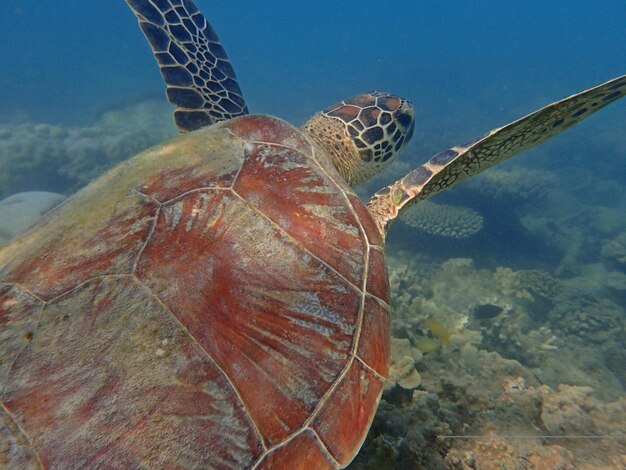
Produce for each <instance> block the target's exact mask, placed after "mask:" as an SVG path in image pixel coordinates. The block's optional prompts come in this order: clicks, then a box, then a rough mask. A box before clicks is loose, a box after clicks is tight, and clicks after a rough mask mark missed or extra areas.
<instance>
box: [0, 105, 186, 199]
mask: <svg viewBox="0 0 626 470" xmlns="http://www.w3.org/2000/svg"><path fill="white" fill-rule="evenodd" d="M176 134H177V131H176V128H175V126H174V124H173V122H172V119H171V107H170V106H169V105H167V104H166V103H165V102H163V101H160V100H159V101H157V100H150V101H145V102H142V103H139V104H136V105H133V106H129V107H126V108H123V109H119V110H115V111H110V112H107V113H105V114H104V115H103V116H102V117H101V118H100V119H99V120H98V121H97V122H96V123H95V124H93V125H89V126H85V127H62V126H58V125H50V124H44V123H33V122H23V123H16V124H0V198H3V197H6V196H9V195H11V194H14V193H18V192H22V191H32V190H46V191H53V192H57V193H63V194H71V193H73V192H74V191H76V190H77V189H78V188H80V187H81V186H84V185H85V184H87V183H88V182H89V181H91V180H92V179H93V178H95V177H97V176H98V175H100V174H101V173H102V172H104V171H106V170H107V169H109V168H111V167H112V166H114V165H115V164H116V163H118V162H120V161H122V160H125V159H126V158H128V157H130V156H131V155H133V154H135V153H137V152H139V151H140V150H142V149H144V148H146V147H149V146H150V145H153V144H155V143H157V142H161V141H163V140H165V139H167V138H169V137H173V136H175V135H176Z"/></svg>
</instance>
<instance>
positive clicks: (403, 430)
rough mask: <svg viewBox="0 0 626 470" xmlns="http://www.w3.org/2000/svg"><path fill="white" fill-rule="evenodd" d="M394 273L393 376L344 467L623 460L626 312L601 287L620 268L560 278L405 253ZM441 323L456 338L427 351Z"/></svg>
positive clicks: (574, 465) (596, 464) (567, 465)
mask: <svg viewBox="0 0 626 470" xmlns="http://www.w3.org/2000/svg"><path fill="white" fill-rule="evenodd" d="M389 274H390V280H391V285H392V304H393V309H394V311H393V317H392V318H393V325H392V334H393V336H394V339H393V340H392V350H391V352H392V365H393V366H392V371H391V376H392V379H391V380H390V382H389V383H388V384H387V387H386V389H385V392H384V394H383V399H382V401H381V406H380V408H379V411H378V413H377V415H376V418H375V419H374V423H373V426H372V429H371V431H370V434H369V435H368V439H367V440H366V443H365V445H364V448H363V449H362V451H361V453H360V454H359V455H358V456H357V458H356V460H355V461H354V462H353V463H352V464H351V466H350V468H353V469H359V470H361V469H377V470H378V469H381V468H382V469H403V470H412V469H423V468H428V469H435V470H437V469H467V470H469V469H474V470H476V469H480V470H491V469H493V470H501V469H507V470H508V469H510V470H513V469H516V470H529V469H545V470H555V469H585V470H591V469H603V468H606V469H613V468H623V466H624V464H625V463H626V460H625V455H626V454H625V452H624V446H625V441H624V437H623V436H621V434H620V433H621V432H622V431H623V423H624V422H626V396H625V395H624V393H623V390H624V387H626V382H622V381H621V378H620V371H619V370H618V367H621V368H622V369H623V363H624V361H626V358H623V357H622V356H620V355H619V354H620V353H619V351H620V350H621V351H623V350H624V344H623V331H624V311H623V308H622V307H620V306H619V305H618V304H617V303H615V302H614V301H613V300H611V299H609V298H607V296H606V295H604V292H605V290H603V289H602V288H601V284H602V283H604V281H605V280H606V279H607V278H614V272H613V271H609V270H606V269H605V270H604V271H600V270H599V268H596V269H587V270H583V271H582V272H581V274H580V277H576V278H570V279H563V278H558V277H555V276H553V275H551V274H550V273H547V272H545V271H541V270H513V269H511V268H506V267H500V268H495V269H479V268H476V266H475V265H474V262H473V261H472V260H471V259H468V258H463V259H449V260H447V261H445V262H441V263H439V262H436V261H435V260H433V259H432V258H429V257H428V256H427V255H425V254H423V253H419V252H415V253H411V254H410V256H409V253H408V252H398V253H391V254H390V269H389ZM601 274H604V277H603V276H602V275H601ZM581 286H583V287H585V288H584V289H581ZM581 296H582V297H581ZM433 319H436V321H437V323H438V326H437V328H436V329H438V330H439V329H441V328H443V327H445V329H446V330H447V332H446V334H445V335H444V336H449V339H448V341H447V342H445V343H444V342H443V341H441V342H440V346H439V347H438V348H437V349H434V350H432V351H429V352H424V351H421V350H420V348H419V347H418V346H419V344H420V341H423V340H424V339H429V340H431V341H438V337H437V336H438V335H437V334H434V333H433V331H432V329H431V328H429V326H428V325H429V324H432V320H433ZM620 332H621V334H620ZM439 334H441V332H439ZM611 358H613V359H611ZM611 360H613V361H614V362H616V363H617V364H613V365H612V364H611ZM620 365H621V366H620ZM413 371H416V372H417V374H419V375H414V374H413ZM409 377H413V378H417V377H419V380H417V379H416V380H415V381H413V382H411V381H410V380H409V381H407V382H404V383H401V381H402V380H404V379H406V378H409ZM565 384H568V385H565ZM572 435H573V436H575V437H574V438H572V437H571V436H572ZM587 435H593V436H607V437H606V438H603V439H601V438H598V439H586V440H585V439H583V436H587ZM464 436H477V437H476V438H465V437H464ZM515 436H521V438H516V437H515ZM620 436H621V437H620Z"/></svg>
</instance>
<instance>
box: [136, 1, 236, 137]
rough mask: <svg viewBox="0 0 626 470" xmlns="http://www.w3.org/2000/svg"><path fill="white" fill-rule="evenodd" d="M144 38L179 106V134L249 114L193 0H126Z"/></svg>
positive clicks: (223, 55) (169, 93) (170, 95)
mask: <svg viewBox="0 0 626 470" xmlns="http://www.w3.org/2000/svg"><path fill="white" fill-rule="evenodd" d="M126 3H128V5H129V6H130V7H131V9H132V10H133V12H134V13H135V15H137V18H138V19H139V26H140V27H141V30H142V31H143V33H144V34H145V36H146V38H147V39H148V42H149V43H150V47H151V48H152V52H153V53H154V57H155V58H156V60H157V63H158V64H159V68H160V69H161V75H163V78H164V79H165V83H166V84H167V99H168V100H169V101H170V102H171V103H172V104H175V105H176V106H177V109H176V111H175V112H174V120H175V121H176V125H177V126H178V128H179V129H180V130H181V132H186V131H193V130H195V129H199V128H201V127H205V126H208V125H211V124H214V123H216V122H219V121H224V120H226V119H230V118H233V117H236V116H240V115H242V114H248V108H247V107H246V103H245V101H244V99H243V95H242V93H241V89H240V88H239V84H238V83H237V79H236V78H235V72H234V70H233V68H232V67H231V65H230V62H228V58H227V57H226V52H225V51H224V48H223V47H222V45H221V44H220V42H219V39H218V37H217V34H215V31H213V28H212V27H211V25H210V24H209V23H208V22H207V21H206V19H205V18H204V16H202V13H200V11H198V8H197V7H196V5H195V4H194V3H193V2H192V1H191V0H159V1H151V0H126Z"/></svg>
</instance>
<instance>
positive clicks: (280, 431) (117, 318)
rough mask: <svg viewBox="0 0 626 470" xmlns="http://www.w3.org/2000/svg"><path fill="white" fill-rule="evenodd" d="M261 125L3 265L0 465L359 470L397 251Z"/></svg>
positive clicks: (335, 180)
mask: <svg viewBox="0 0 626 470" xmlns="http://www.w3.org/2000/svg"><path fill="white" fill-rule="evenodd" d="M319 152H320V151H319V150H318V149H317V148H314V147H313V146H312V145H311V144H310V143H309V142H308V141H307V139H306V138H305V136H304V135H303V134H302V133H301V132H300V131H298V130H297V129H295V128H293V127H292V126H290V125H288V124H287V123H285V122H283V121H280V120H278V119H275V118H270V117H263V116H249V117H242V118H238V119H235V120H233V121H229V122H226V123H222V124H219V125H216V126H212V127H210V128H208V129H203V130H200V131H197V132H193V133H190V134H186V135H184V136H182V137H180V138H178V139H176V140H174V141H172V142H170V143H166V144H164V145H161V146H159V147H156V148H154V149H151V150H149V151H147V152H144V153H142V154H140V155H138V156H136V157H134V158H133V159H131V160H129V161H128V162H126V163H124V164H122V165H121V166H119V167H117V168H115V169H114V170H112V171H111V172H109V173H108V174H107V175H105V176H104V177H102V178H100V179H99V180H97V181H95V182H94V183H92V184H91V185H90V186H88V187H87V188H85V189H84V190H82V191H80V192H79V193H78V194H76V195H75V196H74V197H73V198H71V199H70V200H69V201H68V202H67V203H66V204H64V205H63V206H62V207H60V208H59V209H57V210H56V211H54V213H53V214H51V215H50V216H48V217H47V218H46V219H45V220H44V221H43V223H42V224H41V225H40V226H39V227H38V228H37V229H36V230H34V231H32V232H31V233H30V234H28V236H26V237H25V238H24V239H22V240H20V241H19V242H16V243H14V244H13V245H10V246H9V247H7V248H5V249H4V250H3V251H1V252H0V396H1V397H2V408H0V441H1V442H4V443H5V444H2V445H1V446H0V466H1V465H3V464H6V465H7V466H8V467H10V468H29V467H38V466H45V467H48V466H49V467H52V468H68V469H69V468H78V467H83V466H89V467H107V468H138V467H141V466H149V467H152V468H172V467H177V468H197V467H204V468H206V467H207V466H209V467H211V468H232V469H241V468H259V469H260V468H289V469H312V468H315V469H324V468H337V467H342V466H345V465H347V463H348V462H349V461H350V460H351V459H352V458H353V457H354V455H355V454H356V452H357V451H358V449H359V447H360V445H361V443H362V441H363V439H364V438H365V434H366V433H367V430H368V428H369V425H370V423H371V421H372V418H373V415H374V412H375V409H376V406H377V404H378V401H379V399H380V395H381V392H382V388H383V382H384V379H385V378H386V376H387V372H388V371H387V363H388V354H389V343H388V342H389V306H388V296H389V290H388V281H387V275H386V268H385V260H384V253H383V242H382V240H381V238H380V235H379V234H378V232H377V229H376V227H375V224H374V221H373V220H372V218H371V216H370V215H369V213H368V212H367V210H366V208H365V206H364V204H362V203H361V201H360V200H359V199H358V198H357V197H356V196H355V195H354V193H353V192H352V191H351V189H350V188H349V187H348V186H347V185H346V184H345V183H344V182H343V181H342V180H341V177H340V176H339V175H338V173H337V172H336V171H335V170H334V168H332V167H330V166H329V164H328V163H327V162H326V160H325V159H324V158H320V153H319Z"/></svg>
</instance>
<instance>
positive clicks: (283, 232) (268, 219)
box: [231, 189, 362, 294]
mask: <svg viewBox="0 0 626 470" xmlns="http://www.w3.org/2000/svg"><path fill="white" fill-rule="evenodd" d="M231 192H232V193H233V194H234V195H235V196H237V197H238V198H239V199H240V200H241V201H242V202H243V203H244V204H245V205H246V206H248V207H249V208H250V209H252V210H253V211H254V212H256V213H257V214H258V215H260V216H261V217H263V218H264V219H265V220H267V221H268V222H269V223H270V224H272V226H274V227H275V228H276V229H277V230H278V231H280V233H282V234H283V235H284V236H285V237H287V238H288V239H289V240H290V241H291V242H292V243H294V244H295V245H296V246H297V247H298V248H300V249H301V250H302V251H305V252H306V253H307V254H308V255H310V256H311V257H312V258H314V259H315V260H317V261H319V262H320V263H321V264H323V265H324V266H326V267H327V268H328V269H329V270H330V271H332V272H333V273H335V274H336V275H337V276H339V277H340V278H341V279H343V280H344V281H345V282H346V283H347V284H348V285H350V286H351V287H352V288H353V289H354V290H356V291H357V292H358V293H359V294H362V292H361V289H360V288H358V287H357V286H355V285H354V283H352V282H350V281H349V280H348V279H347V278H346V277H345V276H344V275H343V274H341V273H340V272H339V271H337V270H336V269H335V268H333V267H332V266H330V265H329V264H328V263H326V261H324V260H322V259H321V258H320V257H319V256H317V255H316V254H315V253H313V252H312V251H310V250H309V249H308V248H307V247H305V246H304V245H302V244H301V243H300V242H299V241H298V240H296V239H295V238H294V237H293V236H292V235H291V234H290V233H288V232H287V231H286V230H285V229H283V228H282V227H281V226H280V225H278V224H277V223H276V222H274V221H273V220H272V219H270V218H269V217H268V216H267V215H266V214H264V213H263V212H261V211H260V210H259V209H257V208H256V207H254V206H253V205H252V204H250V203H249V202H248V201H247V200H246V199H244V198H243V197H242V196H241V195H240V194H239V193H238V192H237V191H235V190H234V189H231Z"/></svg>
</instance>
